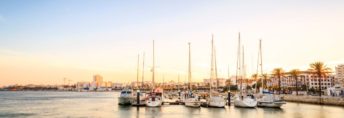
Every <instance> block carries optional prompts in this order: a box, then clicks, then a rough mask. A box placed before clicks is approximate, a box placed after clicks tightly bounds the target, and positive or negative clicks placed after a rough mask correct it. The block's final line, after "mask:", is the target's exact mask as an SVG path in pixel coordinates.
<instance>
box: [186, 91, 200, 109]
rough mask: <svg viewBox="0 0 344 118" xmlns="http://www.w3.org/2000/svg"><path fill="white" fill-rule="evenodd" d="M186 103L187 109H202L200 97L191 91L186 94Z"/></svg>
mask: <svg viewBox="0 0 344 118" xmlns="http://www.w3.org/2000/svg"><path fill="white" fill-rule="evenodd" d="M184 103H185V106H187V107H201V102H200V99H199V97H198V96H197V95H195V94H193V93H192V92H191V91H190V92H189V93H188V94H186V99H185V100H184Z"/></svg>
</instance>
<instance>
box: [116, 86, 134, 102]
mask: <svg viewBox="0 0 344 118" xmlns="http://www.w3.org/2000/svg"><path fill="white" fill-rule="evenodd" d="M131 99H132V91H131V89H128V88H124V89H123V90H122V91H121V94H120V96H119V97H118V104H119V105H130V104H131Z"/></svg>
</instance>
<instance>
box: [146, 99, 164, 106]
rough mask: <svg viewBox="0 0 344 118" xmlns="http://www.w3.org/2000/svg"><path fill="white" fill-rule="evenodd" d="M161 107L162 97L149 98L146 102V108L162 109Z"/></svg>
mask: <svg viewBox="0 0 344 118" xmlns="http://www.w3.org/2000/svg"><path fill="white" fill-rule="evenodd" d="M161 105H162V99H161V97H148V100H146V106H148V107H160V106H161Z"/></svg>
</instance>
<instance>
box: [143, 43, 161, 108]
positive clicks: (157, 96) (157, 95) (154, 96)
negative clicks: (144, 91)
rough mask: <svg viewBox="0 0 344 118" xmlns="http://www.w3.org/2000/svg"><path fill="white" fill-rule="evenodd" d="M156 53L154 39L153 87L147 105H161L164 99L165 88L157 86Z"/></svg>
mask: <svg viewBox="0 0 344 118" xmlns="http://www.w3.org/2000/svg"><path fill="white" fill-rule="evenodd" d="M154 77H155V55H154V40H153V67H152V84H153V89H152V91H151V92H150V93H148V97H147V100H146V106H148V107H160V106H161V105H162V101H163V90H162V89H161V88H155V83H154V82H155V81H154V79H155V78H154Z"/></svg>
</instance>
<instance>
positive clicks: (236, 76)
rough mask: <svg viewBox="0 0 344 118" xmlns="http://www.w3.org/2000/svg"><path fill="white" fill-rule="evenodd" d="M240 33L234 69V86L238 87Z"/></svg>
mask: <svg viewBox="0 0 344 118" xmlns="http://www.w3.org/2000/svg"><path fill="white" fill-rule="evenodd" d="M240 46H241V45H240V32H239V37H238V53H237V67H236V73H235V85H238V76H239V75H240V74H239V73H240V66H241V65H240Z"/></svg>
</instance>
